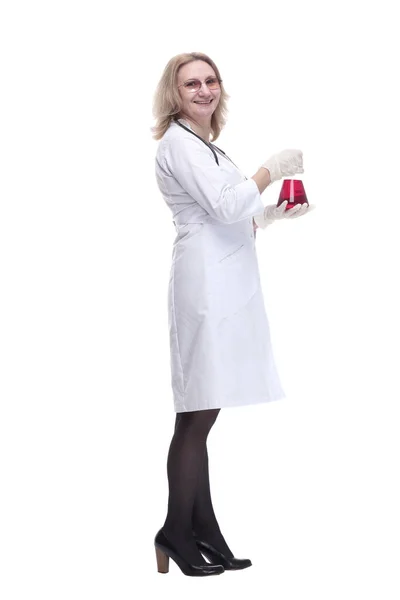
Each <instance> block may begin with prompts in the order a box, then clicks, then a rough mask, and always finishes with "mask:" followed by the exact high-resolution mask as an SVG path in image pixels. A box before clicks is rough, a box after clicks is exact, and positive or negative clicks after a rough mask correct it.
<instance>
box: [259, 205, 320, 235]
mask: <svg viewBox="0 0 400 600" xmlns="http://www.w3.org/2000/svg"><path fill="white" fill-rule="evenodd" d="M287 205H288V201H287V200H285V201H284V202H282V204H280V206H276V204H267V206H266V207H265V209H264V213H263V214H261V215H256V216H255V217H253V221H255V223H256V225H258V227H261V229H265V228H266V227H267V225H271V223H273V222H274V221H276V220H279V219H295V218H297V217H302V216H303V215H306V214H307V213H308V212H310V211H311V210H314V208H315V206H314V205H313V204H310V205H309V204H307V203H306V202H304V203H303V204H295V205H294V206H293V208H289V210H286V207H287Z"/></svg>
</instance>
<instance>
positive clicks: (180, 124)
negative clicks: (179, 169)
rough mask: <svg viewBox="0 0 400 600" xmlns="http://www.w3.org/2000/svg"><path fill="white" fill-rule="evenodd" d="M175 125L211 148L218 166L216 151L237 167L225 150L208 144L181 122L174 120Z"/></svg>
mask: <svg viewBox="0 0 400 600" xmlns="http://www.w3.org/2000/svg"><path fill="white" fill-rule="evenodd" d="M174 123H176V124H177V125H179V127H182V128H183V129H186V131H188V132H189V133H191V134H192V135H195V136H196V137H197V138H199V140H201V141H202V142H203V144H205V145H206V146H207V147H208V148H210V150H211V152H212V153H213V154H214V158H215V162H216V163H217V165H218V166H219V161H218V156H217V153H216V152H215V150H218V152H221V154H223V155H224V156H225V158H227V159H228V160H229V161H230V162H231V163H232V164H233V165H235V163H234V162H233V160H231V159H230V158H229V156H227V155H226V154H225V152H224V151H223V150H221V148H218V146H216V145H215V144H211V143H210V142H206V140H204V139H203V138H202V137H200V136H199V135H197V133H195V132H194V131H192V130H191V129H189V127H186V126H185V125H182V123H179V121H178V120H177V119H174ZM214 148H215V149H214ZM235 167H236V168H237V169H238V167H237V166H236V165H235ZM246 179H247V178H246Z"/></svg>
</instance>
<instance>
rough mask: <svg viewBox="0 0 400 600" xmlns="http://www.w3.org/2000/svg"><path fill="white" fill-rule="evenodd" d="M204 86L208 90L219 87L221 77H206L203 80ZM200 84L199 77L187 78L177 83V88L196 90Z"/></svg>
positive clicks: (189, 90)
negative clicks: (179, 83)
mask: <svg viewBox="0 0 400 600" xmlns="http://www.w3.org/2000/svg"><path fill="white" fill-rule="evenodd" d="M204 83H205V84H206V86H207V87H208V89H209V90H217V89H218V88H219V84H220V83H222V79H218V77H208V78H207V79H206V80H205V82H204ZM201 86H202V82H201V81H200V79H189V80H188V81H185V83H182V84H181V85H178V88H180V87H184V88H185V90H187V91H188V92H198V91H199V89H200V88H201Z"/></svg>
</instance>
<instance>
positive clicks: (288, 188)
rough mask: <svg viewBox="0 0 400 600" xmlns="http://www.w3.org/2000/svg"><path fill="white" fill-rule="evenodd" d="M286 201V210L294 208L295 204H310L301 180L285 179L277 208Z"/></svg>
mask: <svg viewBox="0 0 400 600" xmlns="http://www.w3.org/2000/svg"><path fill="white" fill-rule="evenodd" d="M285 200H287V201H288V203H287V206H286V210H289V208H293V206H294V205H295V204H304V203H306V204H308V200H307V196H306V192H305V190H304V185H303V182H302V181H301V179H284V180H283V183H282V188H281V193H280V194H279V200H278V203H277V206H280V205H281V204H282V202H284V201H285Z"/></svg>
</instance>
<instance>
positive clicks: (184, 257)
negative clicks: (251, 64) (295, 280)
mask: <svg viewBox="0 0 400 600" xmlns="http://www.w3.org/2000/svg"><path fill="white" fill-rule="evenodd" d="M181 123H183V124H184V125H185V126H186V127H189V128H190V125H189V124H188V123H187V122H186V121H184V120H181ZM217 156H218V160H219V166H218V165H217V163H216V161H215V158H214V156H213V153H212V151H211V150H210V149H209V148H208V147H207V146H206V145H205V144H204V143H203V142H202V141H201V140H200V139H198V138H196V137H195V136H194V135H193V134H192V133H190V132H188V131H185V130H184V129H182V128H181V127H180V126H179V125H177V124H176V123H171V125H170V127H169V129H168V130H167V132H166V133H165V135H164V136H163V138H162V139H161V140H160V143H159V146H158V151H157V156H156V178H157V182H158V185H159V188H160V191H161V193H162V195H163V198H164V200H165V202H166V203H167V205H168V206H169V208H170V209H171V211H172V215H173V221H174V224H175V228H176V231H177V236H176V238H175V241H174V245H173V251H172V264H171V274H170V282H169V291H168V315H169V332H170V349H171V374H172V391H173V398H174V408H175V411H176V412H188V411H194V410H206V409H211V408H225V407H232V406H243V405H248V404H256V403H261V402H268V401H271V400H277V399H279V398H281V397H283V395H284V392H283V391H282V387H281V384H280V381H279V376H278V373H277V371H276V367H275V362H274V357H273V353H272V348H271V342H270V332H269V326H268V320H267V316H266V312H265V308H264V301H263V294H262V290H261V286H260V277H259V270H258V262H257V255H256V250H255V237H254V232H253V223H252V217H253V215H257V214H260V213H262V212H263V209H264V205H263V204H262V202H261V199H260V193H259V191H258V187H257V185H256V183H255V181H254V180H253V179H248V180H246V178H245V177H244V176H243V174H242V173H241V172H240V171H239V169H237V167H235V166H234V165H233V164H232V162H230V161H229V160H228V159H227V158H226V157H225V156H224V155H223V154H221V153H220V152H218V151H217Z"/></svg>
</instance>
